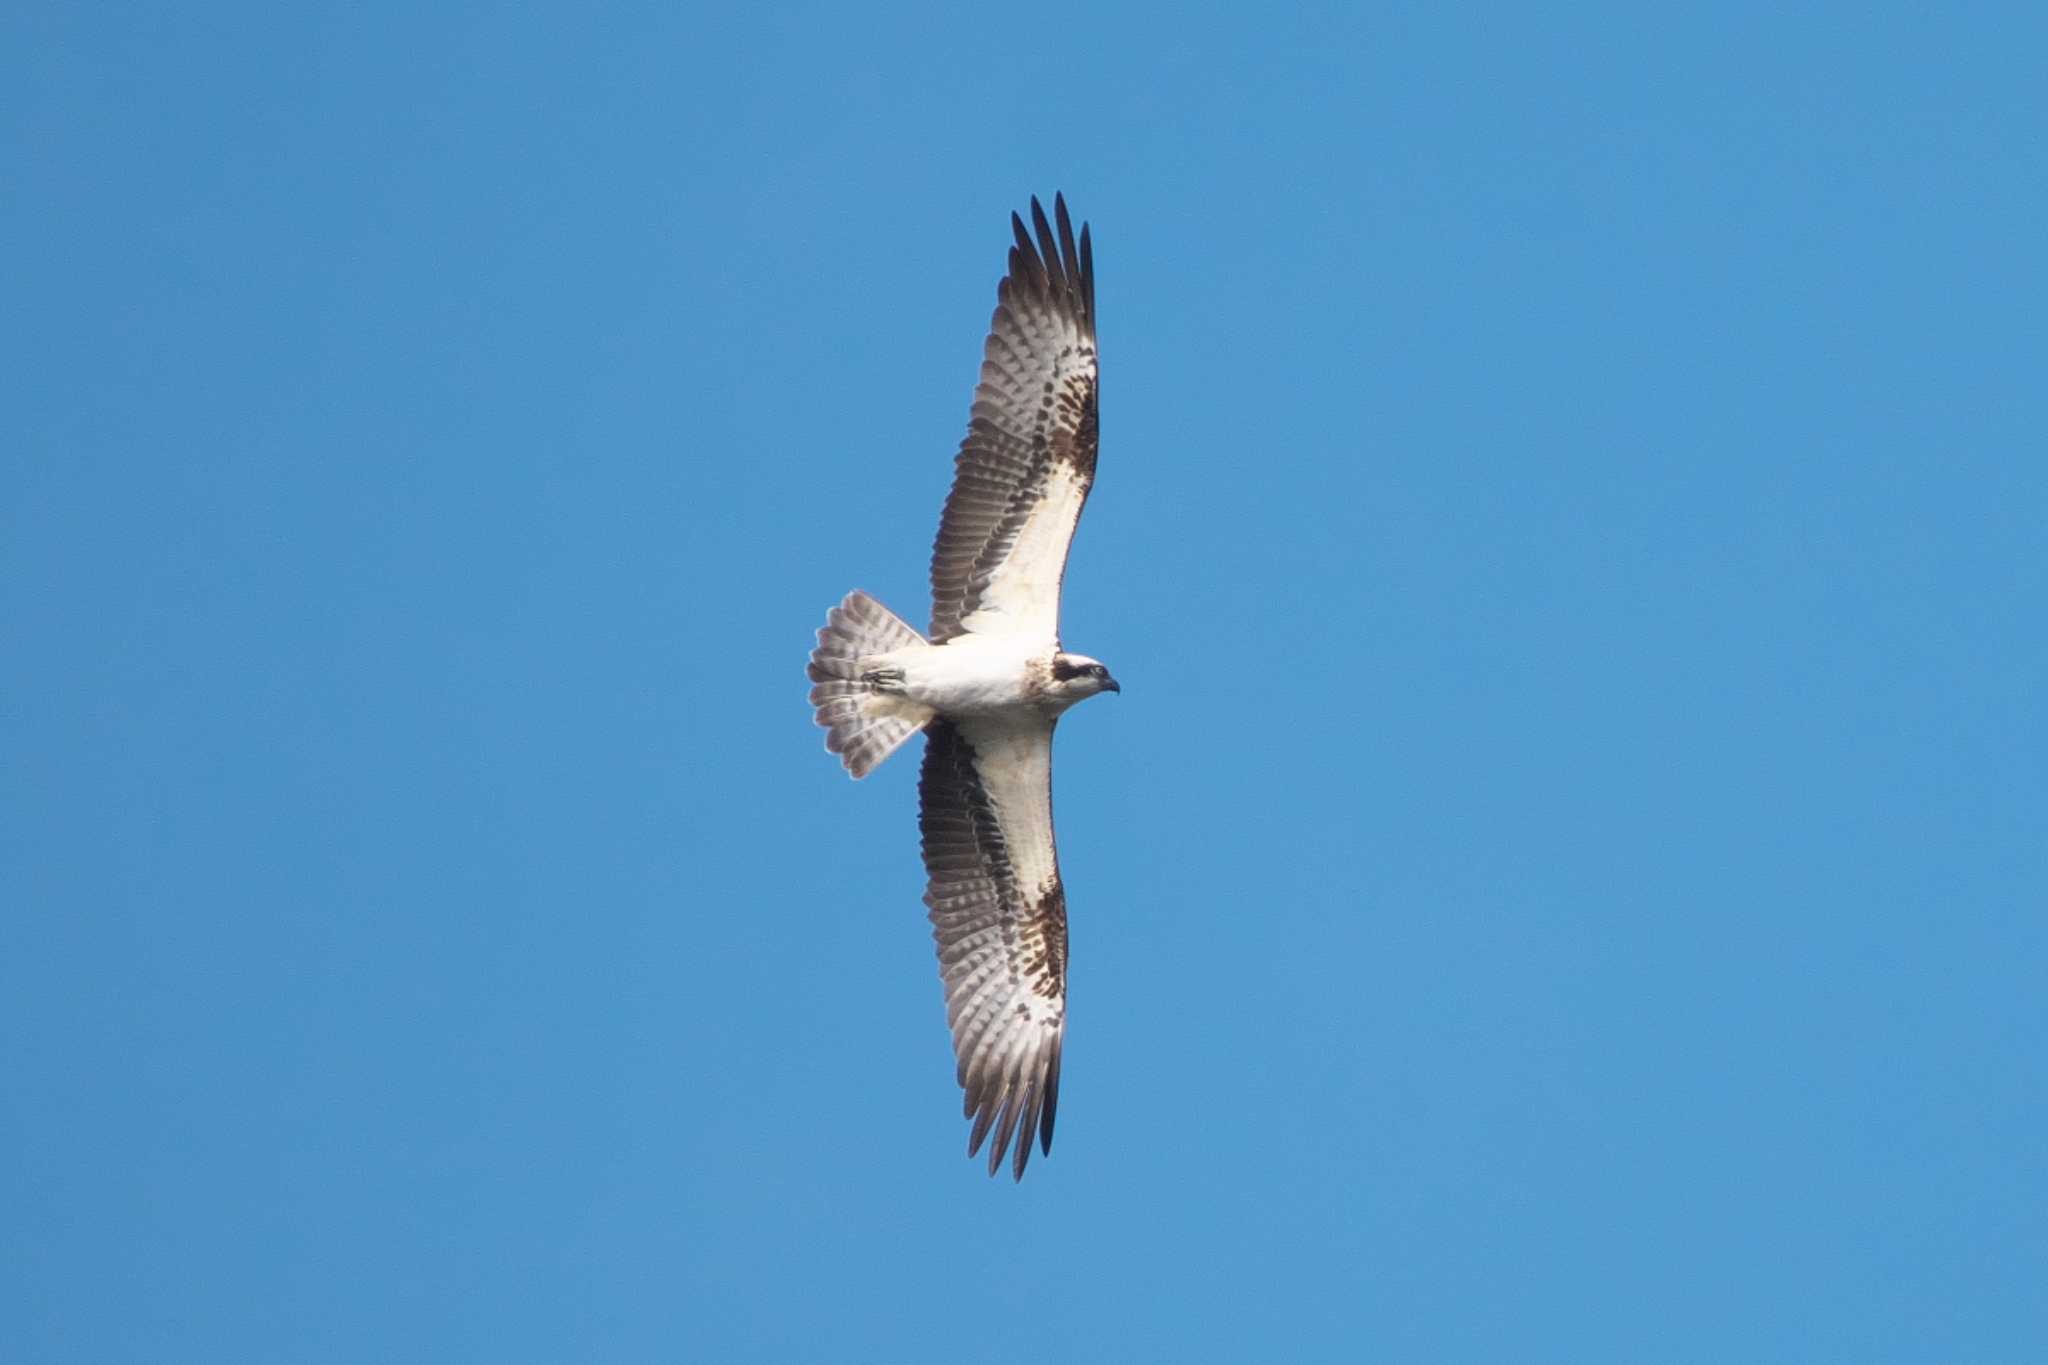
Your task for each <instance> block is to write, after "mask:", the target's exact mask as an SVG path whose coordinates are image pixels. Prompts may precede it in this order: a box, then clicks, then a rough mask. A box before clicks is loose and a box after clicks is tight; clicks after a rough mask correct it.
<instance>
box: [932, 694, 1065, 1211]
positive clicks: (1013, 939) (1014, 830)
mask: <svg viewBox="0 0 2048 1365" xmlns="http://www.w3.org/2000/svg"><path fill="white" fill-rule="evenodd" d="M1052 730H1053V727H1052V723H1051V722H1050V721H1044V720H1038V719H1035V718H1034V719H1033V720H1031V721H1028V722H1024V723H1022V724H1018V725H998V724H994V723H979V724H977V723H971V722H960V721H953V720H945V719H940V720H936V721H933V722H932V724H931V725H930V726H929V727H928V728H927V729H926V731H925V733H926V736H927V744H926V748H925V758H924V772H923V775H922V777H921V778H920V780H919V783H918V796H919V802H920V808H921V809H920V814H919V826H920V829H921V830H922V832H923V836H924V859H925V867H926V870H927V872H928V874H929V878H930V880H929V883H928V885H927V888H926V891H925V904H926V905H927V906H928V907H930V910H931V921H932V938H933V940H934V941H935V942H936V944H937V946H938V954H939V976H940V978H941V980H942V981H943V982H944V983H945V988H946V1016H947V1022H948V1023H949V1024H950V1025H951V1027H952V1030H953V1054H954V1057H955V1059H956V1061H957V1062H958V1075H959V1080H960V1086H961V1088H962V1090H963V1091H964V1092H965V1110H966V1114H967V1117H969V1118H970V1119H972V1120H973V1121H974V1125H973V1128H972V1130H971V1131H970V1133H969V1135H968V1143H967V1152H968V1155H970V1156H972V1155H974V1154H975V1152H977V1151H978V1150H980V1148H981V1145H982V1143H983V1142H984V1141H988V1142H989V1143H990V1149H989V1173H990V1174H991V1175H993V1174H994V1173H995V1172H996V1171H997V1170H998V1169H1000V1168H1001V1166H1002V1163H1003V1155H1004V1152H1005V1150H1006V1149H1009V1148H1010V1147H1011V1142H1012V1139H1013V1138H1014V1139H1015V1157H1014V1160H1013V1162H1012V1170H1013V1172H1014V1173H1015V1175H1016V1177H1017V1178H1018V1179H1022V1178H1023V1175H1024V1167H1025V1164H1026V1163H1027V1162H1028V1161H1029V1160H1030V1157H1031V1147H1032V1142H1033V1140H1034V1138H1035V1139H1036V1140H1037V1142H1038V1144H1039V1147H1040V1150H1042V1151H1046V1152H1050V1151H1051V1150H1052V1128H1053V1116H1054V1113H1055V1111H1056V1110H1057V1108H1058V1104H1059V1086H1060V1048H1061V1044H1062V1041H1063V1039H1064V1037H1065V1032H1066V996H1067V990H1066V985H1067V908H1066V895H1065V892H1064V890H1063V889H1062V887H1061V885H1060V876H1059V859H1058V855H1057V853H1056V851H1055V849H1054V846H1053V834H1052Z"/></svg>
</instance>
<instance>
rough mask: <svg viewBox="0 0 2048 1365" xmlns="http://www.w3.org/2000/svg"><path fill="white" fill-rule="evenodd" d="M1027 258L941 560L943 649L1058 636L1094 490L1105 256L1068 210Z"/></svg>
mask: <svg viewBox="0 0 2048 1365" xmlns="http://www.w3.org/2000/svg"><path fill="white" fill-rule="evenodd" d="M1053 216H1054V218H1055V219H1056V220H1057V226H1055V225H1054V224H1053V223H1049V222H1047V220H1046V216H1045V209H1044V208H1043V207H1042V206H1041V205H1040V204H1039V202H1038V200H1036V199H1033V200H1032V201H1031V228H1030V230H1027V229H1026V228H1025V226H1024V220H1023V219H1022V218H1020V217H1018V216H1017V215H1016V214H1011V215H1010V227H1011V231H1012V232H1013V234H1014V235H1015V237H1016V245H1015V246H1013V247H1012V248H1011V249H1010V269H1009V274H1008V275H1006V276H1005V277H1004V278H1003V281H1002V283H1001V284H999V285H997V286H996V309H995V315H994V317H993V318H992V319H991V320H990V322H989V334H988V340H987V342H986V343H985V344H984V345H983V348H982V361H981V379H980V382H979V384H978V385H977V386H976V387H975V390H974V407H973V410H972V412H971V413H970V415H969V418H968V427H967V437H966V439H965V440H963V441H962V442H961V443H960V453H959V454H958V455H957V456H956V457H955V458H954V462H953V464H954V474H953V489H952V492H951V493H950V494H949V495H948V496H947V498H946V509H945V512H944V513H943V514H942V515H941V516H940V518H939V534H938V539H937V540H936V541H935V542H934V544H933V546H932V622H931V632H930V635H931V640H932V643H934V644H940V643H943V642H945V641H947V640H950V639H953V638H954V637H955V636H958V635H963V634H968V633H971V632H974V631H977V630H982V631H1031V632H1035V633H1038V634H1042V635H1043V636H1045V637H1046V638H1047V639H1049V640H1050V639H1056V638H1057V637H1058V635H1059V606H1060V603H1059V598H1060V579H1061V577H1062V575H1063V574H1064V573H1065V570H1066V562H1067V549H1068V546H1069V545H1070V544H1071V543H1072V541H1073V537H1074V527H1075V525H1076V523H1078V522H1079V520H1080V517H1081V508H1082V505H1083V504H1084V503H1086V502H1087V500H1088V490H1089V489H1090V488H1091V487H1092V486H1093V485H1094V482H1095V448H1096V412H1097V390H1098V381H1097V367H1096V355H1095V253H1094V247H1093V245H1092V244H1091V242H1090V241H1089V236H1088V226H1087V224H1085V223H1084V224H1082V226H1081V234H1080V237H1079V238H1078V239H1076V237H1075V235H1074V225H1073V220H1072V219H1071V218H1069V217H1068V216H1067V203H1066V200H1065V198H1063V197H1061V196H1057V195H1056V196H1054V198H1053Z"/></svg>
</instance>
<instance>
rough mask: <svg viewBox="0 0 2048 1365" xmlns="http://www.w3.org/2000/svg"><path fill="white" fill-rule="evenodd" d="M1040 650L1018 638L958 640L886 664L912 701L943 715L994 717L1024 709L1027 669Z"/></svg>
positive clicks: (899, 655) (902, 653)
mask: <svg viewBox="0 0 2048 1365" xmlns="http://www.w3.org/2000/svg"><path fill="white" fill-rule="evenodd" d="M1044 648H1045V646H1044V645H1043V644H1042V643H1041V642H1039V641H1036V640H1027V639H1024V638H1022V637H1019V636H1004V635H962V636H958V637H957V638H955V639H952V640H949V641H947V642H946V643H945V644H943V645H927V646H923V647H920V648H915V649H906V650H901V651H899V652H897V653H896V654H894V655H891V656H890V659H891V662H894V663H897V664H898V665H899V666H901V668H902V669H903V689H904V692H905V693H906V694H907V695H908V696H909V697H910V698H911V700H913V701H916V702H920V703H922V704H923V705H926V706H929V707H931V708H932V709H933V710H934V711H937V712H938V713H939V714H941V715H946V716H976V715H994V714H999V713H1001V712H1004V711H1009V710H1014V709H1016V708H1018V707H1021V706H1023V705H1025V704H1026V693H1025V690H1024V680H1025V669H1026V665H1027V664H1028V662H1029V661H1030V660H1031V659H1032V658H1033V657H1034V656H1035V655H1037V654H1040V653H1042V652H1044Z"/></svg>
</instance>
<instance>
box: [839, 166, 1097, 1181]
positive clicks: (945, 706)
mask: <svg viewBox="0 0 2048 1365" xmlns="http://www.w3.org/2000/svg"><path fill="white" fill-rule="evenodd" d="M1010 224H1011V227H1012V229H1013V231H1014V233H1015V236H1016V245H1014V246H1013V247H1011V248H1010V269H1009V273H1008V274H1007V275H1006V276H1004V278H1003V280H1002V282H1001V283H1000V284H999V285H997V287H996V311H995V317H994V318H993V320H992V321H991V322H990V323H989V334H988V340H987V342H986V343H984V345H983V348H982V361H981V381H980V383H979V384H978V385H977V386H976V387H975V390H974V408H973V411H972V413H971V415H970V417H969V420H968V426H967V438H966V439H965V440H963V441H962V442H961V443H960V453H959V455H958V456H956V457H955V459H954V472H953V489H952V492H951V493H950V494H949V495H948V496H947V498H946V506H945V511H944V512H943V513H942V514H941V515H940V518H939V534H938V539H937V541H936V542H935V543H934V545H933V547H932V619H931V631H930V635H929V638H927V637H925V636H921V635H919V634H918V633H917V632H916V631H915V630H913V629H912V628H911V627H910V626H909V625H907V624H906V623H905V622H904V621H902V620H901V619H900V618H898V617H897V616H896V615H895V614H894V613H892V612H890V610H889V609H888V608H887V607H884V606H883V605H882V604H881V603H880V602H877V601H876V600H875V599H874V598H872V597H870V596H868V595H867V594H866V593H864V592H855V593H852V594H850V595H849V596H848V597H847V598H846V600H845V601H843V602H841V603H840V604H839V605H838V606H836V607H834V608H833V609H832V611H831V613H830V614H829V615H828V616H827V617H826V623H825V628H824V629H823V630H820V631H819V632H818V647H817V649H816V650H814V651H813V652H812V654H811V663H810V677H811V681H812V683H813V684H815V685H814V686H813V687H812V688H811V704H812V705H813V706H814V707H816V709H817V714H816V719H817V722H818V724H820V725H822V726H824V727H825V729H826V737H825V747H826V748H827V749H829V750H830V751H832V752H833V753H835V754H838V755H839V756H840V759H841V761H842V762H844V763H845V764H846V770H847V771H848V772H849V773H851V774H852V775H853V776H855V777H865V776H867V774H868V773H870V772H872V771H874V769H875V766H876V765H877V764H879V763H881V762H882V760H884V759H886V758H887V757H888V756H889V755H890V754H892V753H894V752H895V751H896V749H897V748H898V747H899V746H900V745H902V744H903V742H904V741H905V740H907V739H909V738H910V737H911V736H912V735H914V734H916V733H917V732H918V731H920V730H922V731H923V732H924V734H925V754H924V771H923V773H922V774H921V776H920V777H919V779H918V802H919V815H918V828H919V830H920V831H921V833H922V834H923V842H924V862H925V871H926V874H927V883H926V887H925V894H924V901H925V905H926V906H927V907H928V908H929V909H930V911H931V921H932V937H933V939H934V940H935V941H936V943H937V945H938V952H939V976H940V979H941V980H942V981H943V982H944V984H945V989H946V1017H947V1021H948V1022H949V1023H950V1024H951V1026H952V1030H953V1054H954V1057H955V1058H956V1060H957V1061H958V1064H959V1067H958V1075H959V1081H960V1086H961V1089H962V1090H963V1091H964V1092H965V1096H966V1114H967V1117H968V1118H970V1119H972V1120H973V1126H972V1128H971V1129H970V1130H969V1133H968V1139H967V1152H968V1155H969V1156H972V1155H974V1153H976V1152H977V1151H979V1150H980V1149H981V1146H982V1144H983V1143H984V1142H987V1143H988V1144H989V1163H988V1168H989V1173H990V1174H991V1175H993V1174H994V1173H995V1172H996V1171H997V1170H999V1169H1001V1167H1002V1163H1003V1156H1004V1153H1005V1152H1007V1151H1012V1150H1014V1153H1015V1156H1014V1159H1013V1161H1012V1163H1011V1169H1012V1170H1013V1172H1014V1173H1015V1175H1016V1176H1017V1178H1018V1179H1022V1178H1023V1175H1024V1166H1025V1163H1026V1162H1028V1161H1029V1160H1030V1156H1031V1148H1032V1145H1033V1143H1034V1141H1035V1142H1036V1143H1037V1145H1038V1146H1039V1148H1040V1150H1042V1151H1046V1152H1050V1151H1051V1150H1052V1126H1053V1116H1054V1113H1055V1112H1056V1111H1057V1109H1058V1105H1059V1089H1060V1049H1061V1045H1062V1042H1063V1040H1064V1038H1065V1035H1066V1016H1067V898H1066V892H1065V890H1064V888H1063V887H1062V886H1061V884H1060V870H1059V857H1058V855H1057V853H1056V851H1055V849H1054V845H1053V831H1052V733H1053V729H1054V727H1055V726H1056V725H1057V724H1058V723H1059V718H1060V715H1061V713H1063V712H1064V711H1066V709H1067V708H1068V707H1070V706H1072V705H1074V704H1075V703H1076V702H1080V701H1085V700H1086V699H1087V698H1089V697H1092V696H1095V695H1096V694H1098V693H1101V692H1116V691H1119V690H1121V689H1119V688H1118V686H1117V683H1116V680H1115V679H1114V678H1112V677H1110V675H1109V670H1108V669H1106V668H1104V667H1103V666H1102V665H1101V664H1100V663H1098V662H1097V661H1095V660H1094V659H1091V658H1088V657H1087V656H1086V655H1081V654H1071V653H1068V652H1066V651H1065V650H1063V649H1061V648H1060V639H1059V612H1060V580H1061V578H1062V576H1063V575H1064V573H1065V570H1066V563H1067V547H1068V545H1069V544H1070V543H1072V541H1073V538H1074V527H1075V525H1076V523H1077V522H1078V521H1079V520H1080V516H1081V507H1082V505H1083V504H1084V503H1085V502H1087V500H1088V490H1089V488H1090V487H1091V486H1092V485H1093V484H1094V482H1095V439H1096V389H1097V383H1096V357H1095V261H1094V253H1093V249H1092V246H1091V244H1090V242H1089V237H1088V226H1087V224H1085V223H1084V224H1082V226H1081V233H1080V236H1079V238H1078V239H1077V238H1076V237H1075V235H1074V228H1073V223H1072V221H1071V220H1070V219H1069V218H1068V217H1067V205H1066V201H1065V199H1064V198H1062V197H1060V196H1057V195H1055V196H1054V198H1053V217H1052V221H1050V222H1048V221H1047V219H1046V216H1045V210H1044V209H1043V208H1041V207H1040V206H1039V203H1038V201H1037V200H1036V199H1033V200H1032V201H1031V225H1030V227H1029V228H1027V227H1026V226H1025V224H1024V220H1023V219H1022V218H1020V217H1018V216H1017V215H1015V214H1012V215H1011V216H1010ZM1013 1144H1014V1145H1013Z"/></svg>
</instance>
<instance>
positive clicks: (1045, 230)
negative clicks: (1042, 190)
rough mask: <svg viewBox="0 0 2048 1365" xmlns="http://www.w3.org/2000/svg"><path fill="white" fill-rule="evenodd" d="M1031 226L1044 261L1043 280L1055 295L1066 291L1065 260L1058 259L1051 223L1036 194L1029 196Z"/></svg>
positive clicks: (1056, 243) (1057, 244)
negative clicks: (1046, 217) (1046, 218)
mask: <svg viewBox="0 0 2048 1365" xmlns="http://www.w3.org/2000/svg"><path fill="white" fill-rule="evenodd" d="M1031 228H1032V231H1033V233H1034V234H1036V236H1037V238H1038V257H1039V259H1040V260H1042V261H1044V262H1045V282H1046V284H1047V286H1048V287H1049V288H1050V289H1051V291H1052V292H1053V293H1054V294H1055V295H1061V296H1064V295H1065V294H1066V293H1067V271H1066V262H1065V261H1063V260H1061V259H1060V245H1059V242H1058V241H1057V240H1055V239H1054V237H1053V235H1052V224H1051V223H1048V222H1046V221H1045V206H1044V205H1043V204H1040V203H1039V202H1038V196H1037V195H1035V194H1034V195H1032V196H1031Z"/></svg>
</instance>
